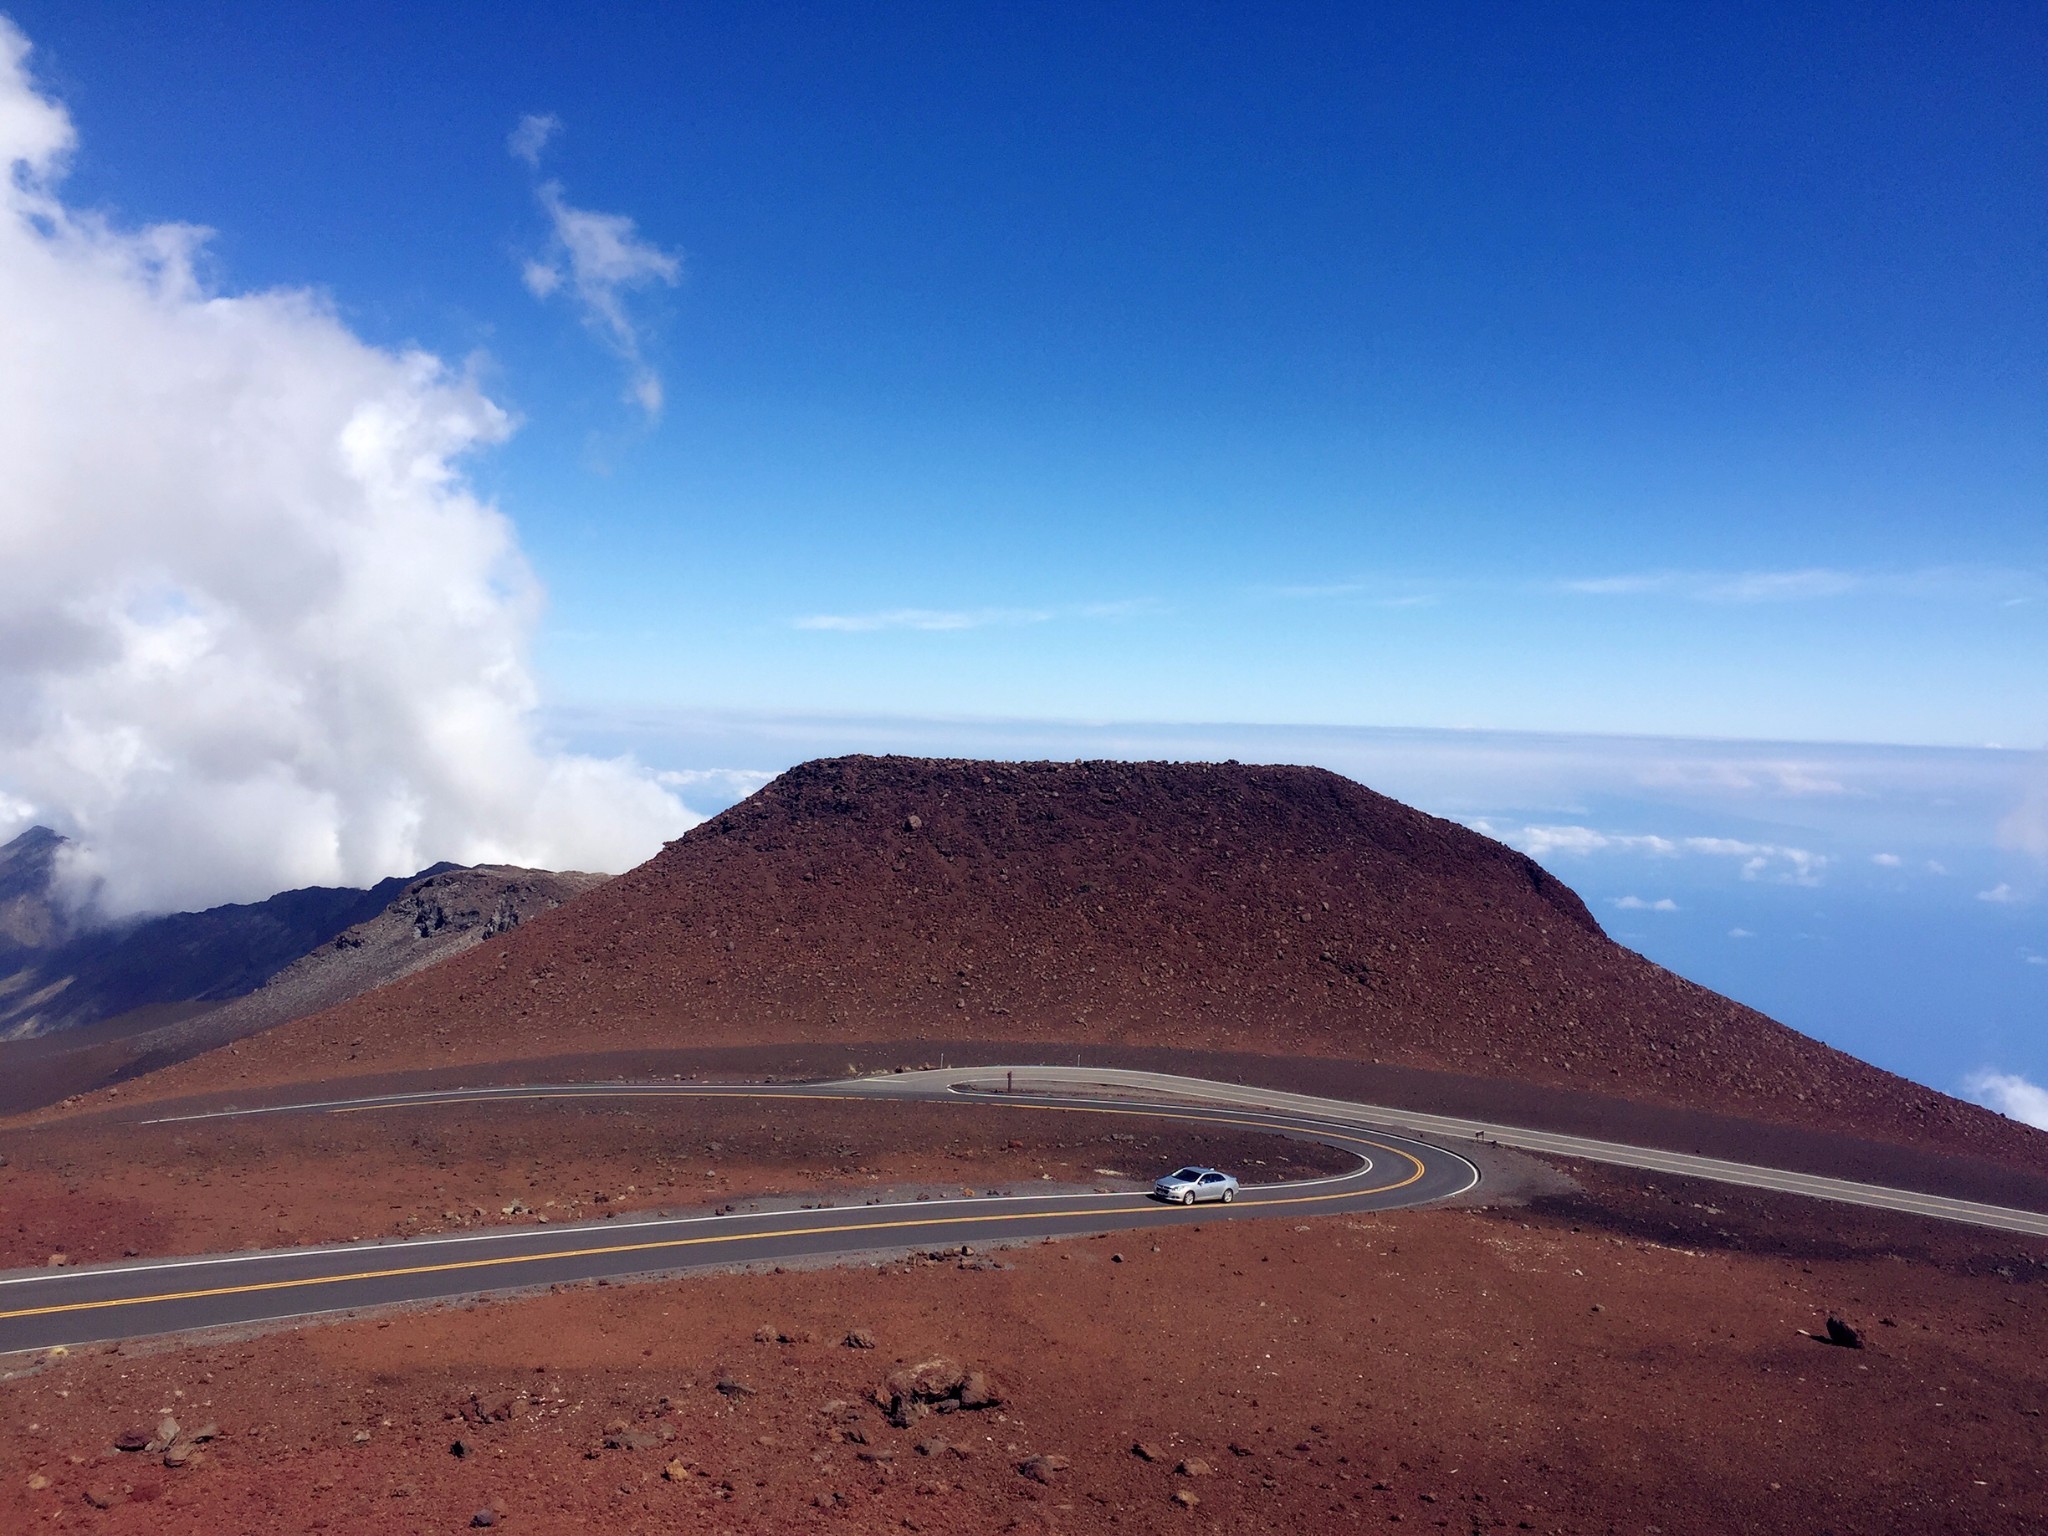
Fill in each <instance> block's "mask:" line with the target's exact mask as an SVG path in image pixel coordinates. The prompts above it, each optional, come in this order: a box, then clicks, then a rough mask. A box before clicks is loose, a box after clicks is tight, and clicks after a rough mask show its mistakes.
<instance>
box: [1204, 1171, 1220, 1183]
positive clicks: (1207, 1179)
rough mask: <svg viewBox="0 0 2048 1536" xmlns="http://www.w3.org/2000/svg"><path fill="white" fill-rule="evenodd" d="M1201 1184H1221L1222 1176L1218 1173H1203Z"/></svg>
mask: <svg viewBox="0 0 2048 1536" xmlns="http://www.w3.org/2000/svg"><path fill="white" fill-rule="evenodd" d="M1202 1182H1203V1183H1204V1184H1221V1183H1222V1182H1223V1175H1222V1174H1220V1173H1205V1174H1203V1175H1202Z"/></svg>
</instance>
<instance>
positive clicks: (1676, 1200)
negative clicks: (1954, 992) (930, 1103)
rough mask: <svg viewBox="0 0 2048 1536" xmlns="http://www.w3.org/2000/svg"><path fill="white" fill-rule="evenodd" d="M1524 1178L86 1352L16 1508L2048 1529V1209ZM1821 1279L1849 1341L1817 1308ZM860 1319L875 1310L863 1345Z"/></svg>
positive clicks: (21, 1412) (830, 1525) (18, 1451)
mask: <svg viewBox="0 0 2048 1536" xmlns="http://www.w3.org/2000/svg"><path fill="white" fill-rule="evenodd" d="M1550 1200H1551V1203H1539V1204H1538V1205H1537V1206H1534V1207H1532V1208H1530V1209H1527V1210H1504V1211H1482V1212H1451V1211H1418V1212H1407V1213H1400V1214H1397V1215H1391V1216H1384V1217H1372V1218H1360V1217H1352V1218H1343V1217H1337V1218H1323V1219H1319V1220H1316V1221H1312V1222H1304V1223H1287V1222H1276V1221H1257V1222H1252V1221H1244V1222H1228V1221H1219V1222H1205V1223H1203V1224H1202V1225H1201V1226H1200V1227H1199V1228H1192V1229H1181V1230H1174V1231H1169V1232H1161V1233H1157V1234H1145V1235H1142V1236H1140V1235H1136V1234H1121V1235H1117V1236H1112V1237H1106V1238H1101V1239H1092V1240H1083V1241H1074V1242H1067V1243H1060V1244H1043V1245H1035V1246H1031V1247H1026V1248H1020V1249H1013V1250H1008V1251H1006V1252H1004V1253H1003V1254H1002V1255H1001V1257H1002V1259H1003V1261H1004V1263H1005V1264H1006V1265H1007V1266H1008V1267H1006V1268H1002V1269H998V1270H993V1271H974V1272H968V1271H962V1270H960V1269H958V1268H955V1267H952V1266H950V1265H946V1264H934V1263H929V1262H920V1263H913V1264H908V1265H905V1264H891V1265H888V1266H886V1267H883V1268H879V1269H875V1268H863V1269H853V1270H821V1271H812V1272H805V1273H788V1274H755V1275H731V1276H723V1277H707V1278H696V1279H689V1280H683V1281H677V1282H664V1283H652V1284H645V1285H635V1286H627V1287H608V1288H599V1289H589V1290H580V1291H574V1292H565V1293H562V1294H557V1295H549V1296H543V1297H539V1298H535V1299H531V1300H525V1301H519V1302H512V1303H496V1304H489V1305H483V1306H479V1307H476V1308H474V1309H471V1310H463V1309H459V1308H458V1309H449V1310H444V1311H435V1312H429V1313H423V1314H414V1315H406V1316H400V1317H396V1318H386V1319H366V1320H362V1321H357V1322H349V1323H342V1324H337V1325H331V1326H323V1327H315V1328H308V1329H305V1330H303V1331H300V1332H297V1333H288V1334H275V1335H270V1336H266V1337H260V1338H255V1339H251V1340H246V1341H242V1342H221V1343H212V1344H203V1345H184V1346H179V1347H175V1348H168V1349H162V1350H152V1351H147V1352H144V1351H127V1352H119V1353H117V1352H112V1351H95V1352H89V1353H84V1354H81V1355H77V1356H74V1357H71V1358H69V1359H66V1360H63V1361H61V1362H58V1363H56V1364H55V1365H53V1366H51V1367H50V1368H48V1369H46V1370H44V1371H42V1372H41V1373H40V1374H37V1375H34V1376H32V1377H28V1378H25V1379H21V1380H17V1381H15V1382H12V1383H10V1384H8V1385H7V1386H6V1387H5V1388H4V1390H0V1445H4V1446H5V1450H4V1451H0V1458H4V1465H5V1467H6V1474H5V1483H4V1486H0V1525H5V1526H6V1527H7V1528H10V1529H19V1530H29V1529H53V1528H75V1529H87V1530H94V1531H106V1532H131V1531H132V1532H145V1531H147V1532H167V1533H179V1532H206V1533H209V1536H211V1533H218V1532H236V1531H270V1530H281V1529H292V1530H322V1529H325V1530H338V1531H339V1530H345V1531H351V1532H384V1531H393V1532H396V1531H435V1530H448V1531H453V1530H459V1529H462V1528H465V1527H467V1526H468V1525H469V1522H470V1521H471V1519H472V1518H473V1516H474V1515H475V1514H476V1513H477V1512H479V1511H481V1510H484V1509H486V1508H491V1509H494V1511H495V1512H496V1514H497V1516H498V1518H499V1528H501V1529H504V1530H508V1531H560V1530H573V1529H584V1528H602V1529H611V1530H621V1529H680V1530H691V1531H705V1532H717V1531H730V1532H780V1531H787V1530H818V1531H869V1532H873V1531H883V1530H910V1531H944V1532H965V1531H1000V1530H1006V1529H1021V1530H1058V1531H1070V1532H1076V1533H1088V1532H1105V1533H1106V1532H1111V1531H1130V1530H1138V1531H1169V1530H1172V1531H1178V1530H1216V1531H1273V1532H1288V1533H1298V1532H1304V1531H1327V1530H1342V1529H1350V1528H1352V1527H1353V1526H1354V1525H1369V1526H1375V1527H1377V1526H1385V1525H1388V1524H1394V1523H1399V1524H1403V1525H1407V1526H1413V1527H1417V1528H1420V1529H1423V1530H1448V1531H1454V1532H1458V1533H1461V1536H1462V1533H1467V1532H1471V1531H1493V1530H1510V1531H1512V1530H1521V1529H1529V1530H1536V1531H1547V1532H1567V1533H1594V1532H1610V1531H1627V1532H1647V1531H1657V1532H1661V1533H1664V1536H1721V1533H1725V1532H1730V1531H1739V1530H1784V1531H1802V1532H1805V1531H1812V1532H1823V1531H1825V1532H1832V1533H1836V1536H1850V1533H1871V1536H1876V1533H1887V1536H1892V1533H1917V1532H1933V1531H1956V1532H1962V1531H1976V1532H1988V1533H2013V1536H2018V1533H2022V1532H2033V1531H2038V1530H2040V1529H2042V1528H2043V1525H2044V1523H2048V1492H2044V1483H2043V1478H2042V1426H2043V1420H2042V1418H2041V1417H2040V1415H2041V1412H2042V1409H2043V1407H2044V1406H2048V1307H2044V1302H2048V1267H2044V1266H2048V1245H2041V1244H2027V1243H2021V1242H2016V1241H2014V1240H2011V1239H2007V1238H2001V1237H1999V1236H1997V1235H1996V1234H1979V1233H1974V1232H1970V1231H1968V1230H1965V1229H1956V1228H1942V1227H1937V1226H1934V1225H1932V1224H1924V1223H1914V1222H1901V1221H1898V1220H1896V1219H1894V1218H1889V1217H1880V1216H1877V1215H1872V1214H1865V1213H1859V1212H1854V1211H1842V1210H1838V1209H1836V1208H1832V1207H1825V1206H1815V1205H1811V1204H1808V1203H1805V1202H1798V1201H1793V1200H1790V1199H1789V1198H1787V1197H1774V1196H1754V1197H1740V1198H1739V1199H1736V1200H1734V1202H1733V1203H1731V1198H1730V1196H1729V1195H1728V1192H1726V1191H1723V1190H1719V1189H1717V1188H1716V1187H1714V1186H1706V1185H1685V1184H1678V1183H1673V1182H1671V1181H1663V1182H1662V1183H1661V1185H1660V1187H1659V1188H1658V1189H1657V1190H1656V1191H1655V1192H1643V1191H1637V1190H1635V1189H1633V1188H1632V1187H1630V1186H1627V1185H1625V1184H1620V1183H1608V1182H1604V1181H1603V1179H1602V1177H1601V1176H1600V1175H1599V1174H1598V1173H1597V1172H1595V1173H1593V1174H1592V1175H1591V1182H1590V1183H1589V1184H1588V1186H1587V1189H1586V1192H1585V1193H1583V1194H1581V1195H1577V1196H1554V1197H1550ZM1900 1254H1910V1255H1911V1256H1910V1257H1904V1258H1902V1257H1899V1256H1898V1255H1900ZM1119 1259H1120V1262H1119ZM1830 1312H1835V1313H1839V1314H1840V1315H1842V1316H1844V1317H1846V1318H1848V1319H1849V1320H1851V1321H1852V1322H1853V1323H1855V1324H1856V1325H1857V1326H1858V1327H1860V1328H1862V1329H1863V1330H1864V1333H1865V1337H1866V1339H1867V1341H1868V1347H1867V1348H1864V1349H1860V1350H1850V1349H1842V1348H1834V1347H1830V1346H1827V1345H1823V1344H1820V1343H1817V1342H1815V1341H1814V1340H1813V1339H1812V1338H1810V1337H1807V1336H1805V1335H1804V1334H1802V1332H1801V1330H1805V1331H1806V1333H1814V1332H1818V1331H1820V1330H1821V1328H1822V1326H1823V1323H1824V1321H1825V1318H1826V1317H1827V1315H1828V1314H1829V1313H1830ZM855 1329H860V1330H865V1331H866V1332H867V1333H869V1334H870V1335H871V1336H872V1337H873V1339H874V1341H875V1343H876V1345H877V1346H878V1347H876V1348H874V1349H872V1350H861V1349H851V1348H847V1347H845V1345H844V1344H843V1343H842V1342H841V1341H842V1340H843V1339H844V1337H845V1336H846V1334H847V1333H848V1332H849V1331H850V1330H855ZM763 1338H765V1339H768V1340H777V1339H780V1340H787V1341H788V1342H761V1341H760V1340H761V1339H763ZM933 1356H945V1357H950V1358H951V1359H953V1360H956V1361H958V1362H961V1363H963V1364H966V1365H970V1366H974V1367H979V1368H981V1369H983V1370H985V1371H987V1372H988V1373H989V1374H990V1376H991V1377H992V1378H993V1380H994V1382H995V1383H996V1385H997V1387H998V1389H999V1392H1000V1395H1001V1396H1002V1397H1003V1398H1004V1399H1005V1402H1004V1404H1003V1406H1001V1407H999V1408H992V1409H984V1410H980V1411H962V1412H956V1413H952V1414H946V1415H934V1416H929V1417H924V1418H920V1419H917V1420H915V1421H914V1422H913V1423H912V1424H911V1426H910V1427H909V1428H904V1429H898V1428H892V1427H890V1426H889V1425H888V1424H887V1423H886V1422H885V1421H884V1417H883V1414H882V1412H881V1411H880V1410H879V1409H878V1408H877V1407H876V1406H874V1405H873V1403H872V1400H871V1394H872V1392H873V1390H874V1389H875V1388H876V1387H877V1386H879V1385H880V1384H881V1383H882V1382H883V1381H884V1379H885V1378H886V1377H887V1376H888V1375H889V1374H890V1372H891V1371H893V1370H894V1369H896V1368H897V1367H898V1366H899V1365H904V1364H911V1363H915V1362H918V1361H922V1360H925V1359H929V1358H931V1357H933ZM721 1382H725V1383H726V1384H727V1386H728V1388H731V1389H744V1390H729V1391H721V1390H720V1387H719V1384H720V1383H721ZM464 1405H467V1406H468V1408H469V1411H470V1413H471V1415H472V1416H475V1415H476V1414H477V1411H478V1409H479V1408H482V1409H485V1410H494V1411H500V1412H502V1413H503V1414H504V1417H502V1418H501V1419H495V1420H493V1419H489V1418H486V1420H485V1422H483V1423H481V1424H475V1423H471V1422H469V1421H468V1420H467V1419H465V1418H462V1417H459V1416H455V1415H457V1414H459V1412H460V1410H461V1409H462V1407H463V1406H464ZM166 1410H168V1411H169V1412H171V1413H172V1414H173V1415H175V1416H176V1417H177V1418H178V1419H179V1420H180V1421H181V1422H182V1423H183V1424H184V1425H185V1426H186V1427H187V1428H191V1427H193V1426H194V1425H196V1424H198V1423H201V1422H204V1421H207V1420H211V1421H213V1422H214V1423H216V1424H217V1426H218V1428H219V1431H220V1434H219V1437H218V1438H217V1439H216V1440H214V1441H212V1442H210V1443H209V1444H208V1445H207V1446H205V1447H204V1448H203V1450H202V1454H201V1455H200V1457H199V1458H198V1459H197V1462H196V1464H193V1465H188V1466H186V1467H184V1468H182V1469H177V1470H170V1469H166V1468H164V1467H162V1466H160V1465H158V1464H157V1462H156V1459H155V1458H149V1457H146V1456H144V1455H142V1454H140V1453H135V1454H124V1453H121V1452H118V1451H115V1450H113V1449H111V1442H112V1440H113V1438H114V1437H115V1436H116V1435H118V1434H119V1433H121V1432H122V1431H124V1430H127V1429H129V1428H131V1427H140V1428H142V1429H145V1430H147V1429H150V1428H153V1427H154V1426H155V1424H156V1423H157V1420H158V1418H159V1417H160V1415H161V1414H163V1413H164V1412H165V1411H166ZM628 1431H630V1432H631V1433H628ZM608 1434H609V1437H610V1438H611V1439H613V1440H614V1441H623V1443H625V1444H627V1445H635V1444H638V1445H640V1446H641V1448H639V1449H606V1448H605V1442H606V1439H607V1437H608ZM458 1440H460V1441H462V1442H463V1443H464V1445H465V1448H466V1451H467V1454H465V1455H462V1456H456V1455H454V1454H451V1446H452V1445H453V1444H454V1443H455V1442H456V1441H458ZM1139 1443H1144V1444H1147V1445H1149V1446H1152V1447H1155V1448H1156V1449H1157V1452H1158V1454H1159V1458H1160V1459H1158V1460H1156V1461H1146V1460H1143V1459H1141V1458H1140V1457H1139V1456H1138V1455H1136V1454H1134V1453H1133V1450H1132V1447H1133V1446H1134V1445H1136V1444H1139ZM963 1453H964V1454H963ZM1041 1456H1044V1457H1049V1458H1053V1460H1051V1461H1044V1462H1034V1460H1033V1458H1036V1457H1041ZM1062 1462H1064V1465H1062V1464H1061V1463H1062ZM1198 1463H1199V1464H1200V1465H1197V1464H1198ZM1033 1465H1035V1466H1036V1467H1037V1468H1038V1469H1039V1470H1040V1472H1041V1473H1042V1474H1043V1478H1044V1480H1043V1481H1039V1480H1034V1478H1033V1477H1031V1476H1027V1475H1025V1474H1024V1473H1023V1472H1020V1470H1019V1469H1020V1468H1023V1467H1027V1466H1033ZM1182 1465H1185V1466H1186V1467H1187V1469H1188V1470H1187V1471H1185V1472H1183V1471H1179V1470H1177V1468H1179V1467H1180V1466H1182ZM671 1467H672V1468H673V1470H672V1471H669V1472H667V1473H666V1475H665V1471H664V1469H667V1468H671ZM1180 1493H1186V1494H1189V1495H1192V1496H1193V1498H1194V1499H1195V1500H1196V1501H1197V1502H1196V1503H1194V1504H1193V1505H1192V1506H1191V1507H1190V1506H1188V1505H1185V1504H1183V1503H1179V1502H1176V1501H1175V1496H1176V1495H1177V1494H1180ZM89 1499H96V1500H98V1501H100V1502H103V1503H107V1504H109V1505H111V1506H112V1507H109V1508H106V1509H100V1508H97V1507H95V1505H94V1503H92V1502H89Z"/></svg>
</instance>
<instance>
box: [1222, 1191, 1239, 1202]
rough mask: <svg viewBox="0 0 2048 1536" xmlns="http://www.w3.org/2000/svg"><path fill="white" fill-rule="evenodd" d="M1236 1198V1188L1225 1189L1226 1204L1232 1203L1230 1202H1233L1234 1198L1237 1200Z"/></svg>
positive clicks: (1224, 1198) (1224, 1200) (1224, 1199)
mask: <svg viewBox="0 0 2048 1536" xmlns="http://www.w3.org/2000/svg"><path fill="white" fill-rule="evenodd" d="M1236 1198H1237V1191H1236V1190H1234V1189H1226V1190H1224V1191H1223V1203H1224V1204H1225V1205H1228V1204H1230V1202H1231V1201H1233V1200H1235V1199H1236Z"/></svg>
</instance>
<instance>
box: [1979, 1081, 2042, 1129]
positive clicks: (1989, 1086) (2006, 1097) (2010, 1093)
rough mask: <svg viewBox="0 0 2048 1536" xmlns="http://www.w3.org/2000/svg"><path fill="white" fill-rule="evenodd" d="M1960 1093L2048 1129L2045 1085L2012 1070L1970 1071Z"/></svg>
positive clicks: (2027, 1122) (2004, 1113)
mask: <svg viewBox="0 0 2048 1536" xmlns="http://www.w3.org/2000/svg"><path fill="white" fill-rule="evenodd" d="M1963 1092H1964V1093H1966V1094H1968V1095H1969V1096H1970V1097H1971V1098H1973V1099H1975V1100H1976V1101H1977V1102H1978V1103H1979V1104H1983V1105H1987V1106H1989V1107H1990V1108H1992V1109H1995V1110H1997V1111H1998V1112H1999V1113H2000V1114H2001V1115H2006V1116H2009V1117H2010V1118H2012V1119H2014V1120H2018V1121H2021V1122H2023V1123H2025V1124H2027V1125H2033V1126H2039V1127H2040V1128H2041V1129H2042V1130H2044V1131H2048V1088H2043V1087H2042V1086H2041V1085H2040V1084H2039V1083H2032V1082H2029V1081H2027V1079H2026V1078H2024V1077H2020V1076H2018V1075H2017V1074H2015V1073H2011V1072H1973V1073H1971V1074H1970V1076H1969V1077H1968V1078H1967V1079H1965V1080H1964V1083H1963Z"/></svg>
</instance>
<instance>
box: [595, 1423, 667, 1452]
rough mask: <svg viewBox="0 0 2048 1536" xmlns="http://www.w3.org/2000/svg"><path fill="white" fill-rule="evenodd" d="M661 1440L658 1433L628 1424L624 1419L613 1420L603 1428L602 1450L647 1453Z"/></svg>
mask: <svg viewBox="0 0 2048 1536" xmlns="http://www.w3.org/2000/svg"><path fill="white" fill-rule="evenodd" d="M670 1433H671V1434H673V1433H674V1431H673V1430H671V1431H670ZM661 1440H662V1437H661V1435H660V1434H659V1433H657V1432H655V1431H652V1430H645V1429H642V1428H640V1427H639V1426H638V1425H636V1424H628V1423H627V1422H626V1421H625V1420H624V1419H614V1420H613V1421H612V1422H611V1423H609V1424H607V1425H606V1426H605V1428H604V1448H605V1449H606V1450H608V1451H648V1450H652V1449H653V1448H654V1447H655V1446H657V1445H659V1444H661Z"/></svg>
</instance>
